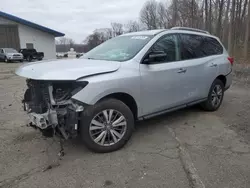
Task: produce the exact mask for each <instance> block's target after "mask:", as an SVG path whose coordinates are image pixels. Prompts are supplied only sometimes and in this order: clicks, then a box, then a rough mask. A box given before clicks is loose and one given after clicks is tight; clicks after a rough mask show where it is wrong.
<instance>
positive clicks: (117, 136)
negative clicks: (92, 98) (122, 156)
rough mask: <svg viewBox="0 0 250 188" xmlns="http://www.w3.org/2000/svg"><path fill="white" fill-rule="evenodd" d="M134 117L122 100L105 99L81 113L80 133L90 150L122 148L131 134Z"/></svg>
mask: <svg viewBox="0 0 250 188" xmlns="http://www.w3.org/2000/svg"><path fill="white" fill-rule="evenodd" d="M133 129H134V117H133V114H132V112H131V110H130V109H129V107H128V106H126V105H125V104H124V103H123V102H121V101H119V100H116V99H107V100H104V101H101V102H99V103H97V104H95V105H94V106H90V107H88V108H87V109H86V110H84V112H83V114H82V120H81V127H80V134H81V137H82V139H83V142H84V144H85V145H86V146H87V147H88V148H89V149H90V150H92V151H94V152H98V153H106V152H112V151H116V150H118V149H120V148H122V147H123V146H124V145H125V144H126V143H127V141H128V140H129V138H130V137H131V135H132V132H133Z"/></svg>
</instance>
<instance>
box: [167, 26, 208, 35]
mask: <svg viewBox="0 0 250 188" xmlns="http://www.w3.org/2000/svg"><path fill="white" fill-rule="evenodd" d="M171 30H185V31H195V32H200V33H206V34H210V33H209V32H208V31H205V30H201V29H196V28H191V27H172V28H171Z"/></svg>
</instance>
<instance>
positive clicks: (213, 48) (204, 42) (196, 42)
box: [180, 34, 223, 60]
mask: <svg viewBox="0 0 250 188" xmlns="http://www.w3.org/2000/svg"><path fill="white" fill-rule="evenodd" d="M180 40H181V44H180V52H181V59H182V60H187V59H194V58H202V57H206V56H210V55H217V54H222V53H223V48H222V46H221V45H220V43H219V42H218V41H217V40H216V39H214V38H211V37H206V36H200V35H191V34H180Z"/></svg>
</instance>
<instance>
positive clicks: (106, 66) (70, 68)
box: [16, 59, 120, 80]
mask: <svg viewBox="0 0 250 188" xmlns="http://www.w3.org/2000/svg"><path fill="white" fill-rule="evenodd" d="M119 67H120V62H112V61H102V60H88V59H67V60H54V61H42V62H34V63H27V64H24V65H22V66H20V67H19V68H18V69H17V70H16V74H17V75H19V76H22V77H25V78H30V79H34V80H77V79H79V78H83V77H87V76H91V75H96V74H102V73H109V72H114V71H116V70H118V69H119Z"/></svg>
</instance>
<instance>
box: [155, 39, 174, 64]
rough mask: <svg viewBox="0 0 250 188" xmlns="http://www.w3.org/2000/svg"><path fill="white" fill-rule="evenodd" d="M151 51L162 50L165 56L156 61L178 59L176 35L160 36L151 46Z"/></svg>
mask: <svg viewBox="0 0 250 188" xmlns="http://www.w3.org/2000/svg"><path fill="white" fill-rule="evenodd" d="M151 51H155V52H157V51H164V52H165V53H166V54H167V56H166V57H164V58H162V59H160V60H157V62H172V61H177V60H179V58H178V48H177V36H176V35H166V36H164V37H162V38H160V39H159V40H158V41H157V42H156V43H155V44H154V45H153V47H152V49H151Z"/></svg>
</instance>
